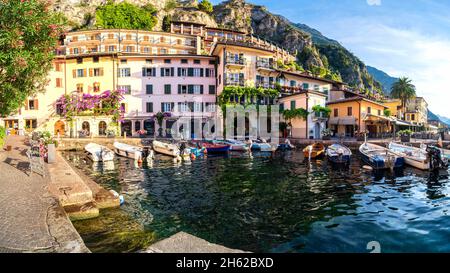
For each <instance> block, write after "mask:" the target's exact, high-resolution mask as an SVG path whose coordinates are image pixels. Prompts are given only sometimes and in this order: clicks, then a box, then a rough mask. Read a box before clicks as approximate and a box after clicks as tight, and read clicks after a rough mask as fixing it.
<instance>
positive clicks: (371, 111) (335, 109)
mask: <svg viewBox="0 0 450 273" xmlns="http://www.w3.org/2000/svg"><path fill="white" fill-rule="evenodd" d="M327 106H328V107H330V108H331V116H330V119H329V122H328V124H329V127H330V129H331V130H332V131H333V132H334V133H335V134H338V135H344V136H347V137H353V136H354V134H355V132H367V133H369V136H371V137H376V136H378V135H379V134H382V133H389V132H391V131H392V130H391V120H390V119H389V118H388V117H385V116H384V110H385V109H387V107H386V106H384V105H383V104H381V103H378V102H376V101H373V100H369V99H367V98H364V97H361V96H355V97H350V98H344V99H340V100H336V101H332V102H328V103H327Z"/></svg>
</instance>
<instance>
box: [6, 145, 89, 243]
mask: <svg viewBox="0 0 450 273" xmlns="http://www.w3.org/2000/svg"><path fill="white" fill-rule="evenodd" d="M24 142H25V138H24V137H20V136H10V137H9V138H8V139H7V141H6V144H5V147H6V145H11V146H12V147H13V149H12V151H9V152H6V151H3V150H2V151H0V252H89V250H88V249H87V248H86V246H85V245H84V243H83V241H82V240H81V238H80V236H79V234H78V233H77V232H76V230H75V228H74V227H73V225H72V223H71V222H70V220H69V219H68V218H67V215H66V213H65V212H64V210H63V209H62V207H61V206H60V205H59V203H58V201H57V199H56V198H54V197H53V196H51V195H50V194H49V192H48V189H47V186H48V183H49V176H48V175H46V177H45V178H43V177H42V176H40V175H38V174H31V175H30V173H29V171H28V168H29V164H28V158H27V156H26V151H27V149H28V147H27V146H26V145H25V143H24Z"/></svg>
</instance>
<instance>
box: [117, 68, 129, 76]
mask: <svg viewBox="0 0 450 273" xmlns="http://www.w3.org/2000/svg"><path fill="white" fill-rule="evenodd" d="M119 77H121V78H123V77H131V71H130V68H120V69H119Z"/></svg>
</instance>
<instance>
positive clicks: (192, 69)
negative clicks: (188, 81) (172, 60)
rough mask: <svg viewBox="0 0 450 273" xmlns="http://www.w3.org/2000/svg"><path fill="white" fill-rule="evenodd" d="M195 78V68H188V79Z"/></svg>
mask: <svg viewBox="0 0 450 273" xmlns="http://www.w3.org/2000/svg"><path fill="white" fill-rule="evenodd" d="M193 76H194V68H191V67H190V68H188V77H193Z"/></svg>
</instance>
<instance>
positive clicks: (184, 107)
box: [178, 102, 189, 112]
mask: <svg viewBox="0 0 450 273" xmlns="http://www.w3.org/2000/svg"><path fill="white" fill-rule="evenodd" d="M178 111H179V112H189V106H188V103H187V102H179V103H178Z"/></svg>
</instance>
